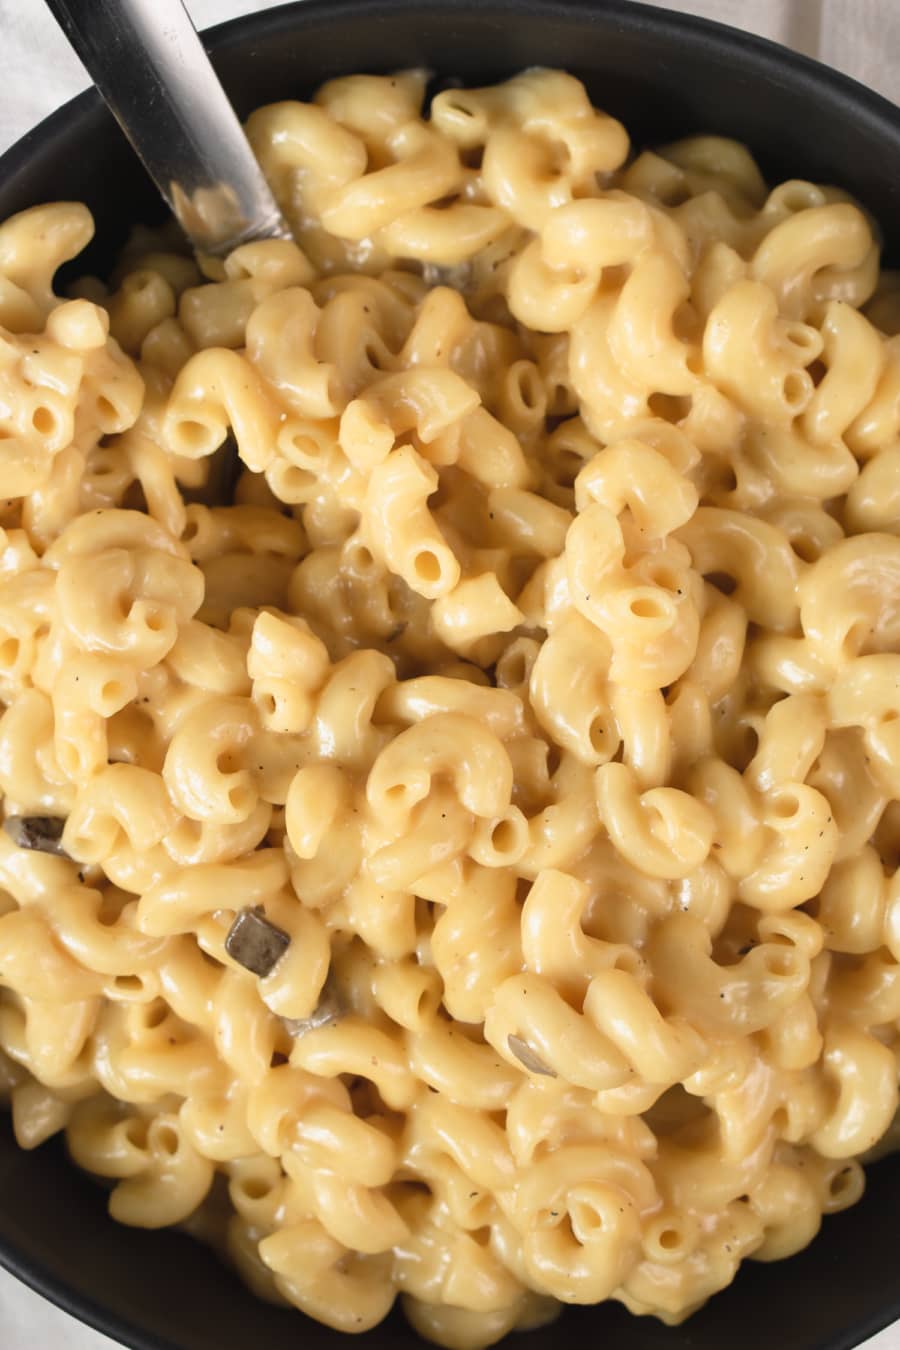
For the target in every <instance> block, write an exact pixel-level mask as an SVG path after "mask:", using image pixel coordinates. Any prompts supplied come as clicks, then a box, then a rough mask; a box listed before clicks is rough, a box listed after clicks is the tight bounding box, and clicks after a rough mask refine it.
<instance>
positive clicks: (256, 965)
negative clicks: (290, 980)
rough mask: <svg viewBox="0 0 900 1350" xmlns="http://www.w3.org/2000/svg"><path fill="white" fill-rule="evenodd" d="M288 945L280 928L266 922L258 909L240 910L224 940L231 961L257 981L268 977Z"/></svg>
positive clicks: (285, 934) (287, 940)
mask: <svg viewBox="0 0 900 1350" xmlns="http://www.w3.org/2000/svg"><path fill="white" fill-rule="evenodd" d="M290 945H291V939H290V936H289V935H288V934H287V933H286V932H285V931H284V929H283V928H278V927H276V925H275V924H274V923H270V922H269V920H268V919H267V918H266V916H265V915H264V914H263V913H262V911H261V910H259V909H242V910H241V912H240V913H239V914H238V915H237V917H236V918H235V920H234V923H233V924H232V925H231V927H230V928H229V930H228V936H227V938H226V939H225V950H226V952H227V953H228V955H229V956H230V957H231V959H232V960H233V961H237V963H238V965H239V966H243V967H244V969H245V970H249V971H250V972H251V973H252V974H254V975H258V976H259V977H260V979H264V978H265V976H266V975H271V973H272V971H273V970H274V969H275V967H276V966H277V965H278V962H279V961H280V960H281V958H282V957H283V956H284V954H285V952H286V951H287V949H288V947H289V946H290Z"/></svg>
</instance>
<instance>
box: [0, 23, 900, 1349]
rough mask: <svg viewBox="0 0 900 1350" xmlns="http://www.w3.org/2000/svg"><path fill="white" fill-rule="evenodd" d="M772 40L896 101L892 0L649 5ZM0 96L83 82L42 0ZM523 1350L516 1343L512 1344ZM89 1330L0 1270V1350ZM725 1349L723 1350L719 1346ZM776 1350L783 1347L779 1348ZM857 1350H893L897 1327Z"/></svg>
mask: <svg viewBox="0 0 900 1350" xmlns="http://www.w3.org/2000/svg"><path fill="white" fill-rule="evenodd" d="M657 3H660V4H664V5H666V7H667V8H669V9H679V10H683V11H685V12H688V13H692V14H702V15H706V16H707V17H710V18H717V19H721V20H722V21H723V22H725V23H731V24H734V25H735V26H736V27H739V28H745V29H747V30H748V31H752V32H756V33H761V34H763V35H764V36H765V37H770V38H774V39H776V40H777V41H780V42H783V43H785V44H786V45H787V46H792V47H796V48H797V49H798V50H799V51H803V52H806V53H807V54H808V55H810V56H817V57H818V58H819V59H820V60H822V61H826V62H828V63H829V64H830V65H833V66H836V67H837V68H838V69H839V70H843V71H845V72H846V73H847V74H848V75H852V76H854V77H855V78H856V79H858V80H861V81H862V82H863V83H864V84H867V85H869V86H870V88H873V89H877V90H878V91H879V92H880V93H882V94H885V95H887V96H888V97H889V98H894V99H895V100H896V101H898V102H900V59H898V55H897V54H898V53H900V0H657ZM188 8H189V9H190V11H191V14H192V16H193V18H194V21H195V23H196V24H197V26H198V27H205V26H208V25H209V24H212V23H217V22H221V21H223V20H225V19H230V18H233V17H234V16H235V15H238V14H249V13H252V12H255V11H257V10H260V9H266V8H268V5H267V3H266V0H189V3H188ZM0 34H2V66H0V69H2V77H3V93H2V101H0V152H2V151H3V150H5V149H6V147H7V146H8V145H10V144H11V143H12V142H13V141H15V140H16V139H17V138H18V137H19V136H21V135H22V133H23V132H25V131H27V130H28V129H29V128H30V127H32V126H34V124H35V123H36V122H39V121H40V119H41V118H42V117H45V116H46V115H47V113H49V112H51V111H52V110H53V109H54V108H55V107H57V106H58V105H59V104H60V103H62V102H64V101H65V100H66V99H67V98H70V97H71V96H72V95H73V94H75V93H77V92H78V91H79V90H80V89H82V88H83V87H84V86H85V85H86V84H87V83H88V80H87V77H86V75H85V73H84V70H83V68H82V66H81V63H80V62H79V60H78V58H77V57H76V56H75V55H74V54H73V52H72V51H71V49H70V48H69V46H68V44H67V43H66V40H65V38H63V36H62V34H61V33H60V32H59V30H58V29H57V28H56V25H55V24H54V21H53V20H52V19H51V17H50V15H49V13H48V11H47V10H46V9H45V7H44V4H43V0H0ZM522 1345H523V1350H524V1345H525V1343H524V1341H523V1342H522ZM113 1347H114V1343H113V1342H112V1341H110V1340H108V1339H107V1338H106V1337H105V1336H100V1335H98V1333H97V1332H95V1331H91V1330H89V1329H88V1328H87V1327H85V1326H82V1325H81V1323H79V1322H76V1321H74V1320H73V1319H72V1318H71V1317H69V1316H67V1315H66V1314H65V1313H62V1312H59V1311H58V1310H57V1309H56V1308H54V1307H52V1306H51V1305H50V1304H49V1303H47V1302H45V1301H44V1300H43V1299H41V1298H39V1297H38V1296H37V1295H36V1294H33V1293H32V1292H31V1291H30V1290H28V1289H26V1288H25V1287H24V1286H23V1285H21V1284H19V1283H18V1282H17V1281H15V1280H13V1279H12V1277H11V1276H9V1275H7V1274H6V1273H5V1271H2V1270H0V1348H2V1350H113ZM723 1350H727V1347H723ZM778 1350H790V1348H789V1347H783V1348H782V1347H779V1348H778ZM866 1350H900V1323H895V1324H894V1326H893V1327H889V1328H888V1329H887V1330H886V1331H883V1332H882V1333H881V1334H880V1335H879V1336H876V1337H874V1339H872V1340H870V1341H869V1342H867V1346H866Z"/></svg>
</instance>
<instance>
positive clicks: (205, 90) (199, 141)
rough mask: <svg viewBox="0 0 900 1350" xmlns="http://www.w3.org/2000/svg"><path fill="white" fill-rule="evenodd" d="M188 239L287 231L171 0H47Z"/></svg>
mask: <svg viewBox="0 0 900 1350" xmlns="http://www.w3.org/2000/svg"><path fill="white" fill-rule="evenodd" d="M47 4H48V6H49V8H50V9H51V11H52V12H53V15H54V17H55V18H56V19H57V21H58V22H59V24H60V27H61V28H62V29H63V32H64V33H65V34H66V37H67V38H68V39H69V41H70V42H71V44H72V46H73V47H74V48H75V51H76V52H77V54H78V56H80V58H81V60H82V61H83V62H84V65H85V66H86V67H87V71H88V74H89V75H90V76H91V78H92V79H93V81H94V83H95V84H96V86H97V88H98V89H99V90H100V93H101V94H102V95H103V97H104V99H105V100H106V102H107V104H108V105H109V108H110V110H111V111H112V113H113V114H114V116H115V118H116V120H117V121H118V123H119V125H120V126H121V128H122V130H123V131H124V132H125V135H126V136H127V137H128V139H129V140H130V141H131V144H132V146H133V147H134V149H135V150H136V151H137V153H138V155H139V156H140V158H141V159H142V160H143V163H144V166H145V168H146V169H147V171H148V173H149V174H150V176H151V177H152V178H153V181H154V182H155V183H156V186H157V187H158V188H159V190H160V192H161V193H162V195H163V197H164V198H165V200H166V201H167V202H168V204H169V206H170V208H171V210H172V211H173V213H174V215H175V216H176V218H177V219H178V221H179V223H180V224H181V227H182V229H183V230H184V231H185V233H186V234H187V236H188V238H189V239H190V240H191V242H192V243H193V245H194V247H195V248H197V249H199V250H201V251H202V252H204V253H214V254H218V255H220V256H224V255H225V254H226V253H230V252H231V250H232V249H233V248H237V246H238V245H239V244H244V243H247V242H248V241H249V240H251V239H273V238H274V239H289V238H290V237H291V233H290V230H289V228H288V226H287V224H286V223H285V220H284V218H283V216H282V214H281V212H280V210H279V209H278V205H277V203H276V201H275V198H274V197H273V196H272V194H271V192H270V191H269V188H268V185H267V184H266V180H265V179H264V177H263V175H262V172H261V170H260V168H259V165H258V164H257V162H256V160H255V159H254V157H253V152H252V151H251V149H250V146H249V144H248V143H247V138H246V137H245V135H244V133H243V130H242V129H241V124H240V122H239V121H238V119H237V116H236V114H235V111H234V109H233V108H232V106H231V104H230V103H229V101H228V97H227V95H226V93H225V91H224V89H223V88H222V86H221V84H220V83H219V80H218V77H217V76H216V73H215V71H214V70H213V68H212V65H211V64H210V61H209V57H208V56H207V55H206V52H205V51H204V48H203V44H202V43H201V41H200V39H199V37H198V36H197V32H196V29H195V28H194V25H193V24H192V23H191V20H190V18H189V16H188V13H187V11H186V9H185V8H184V5H183V4H182V3H181V0H47Z"/></svg>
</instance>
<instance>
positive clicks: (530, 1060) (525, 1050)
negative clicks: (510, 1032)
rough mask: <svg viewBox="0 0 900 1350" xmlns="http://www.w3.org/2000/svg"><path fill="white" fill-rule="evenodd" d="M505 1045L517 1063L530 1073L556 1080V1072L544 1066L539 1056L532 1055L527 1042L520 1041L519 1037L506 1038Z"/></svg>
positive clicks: (532, 1052)
mask: <svg viewBox="0 0 900 1350" xmlns="http://www.w3.org/2000/svg"><path fill="white" fill-rule="evenodd" d="M506 1044H507V1045H508V1046H509V1048H510V1051H511V1052H512V1054H514V1055H515V1057H516V1059H517V1060H518V1061H519V1063H520V1064H522V1065H524V1067H525V1068H526V1069H528V1070H529V1072H530V1073H542V1074H544V1075H545V1077H547V1078H556V1076H557V1074H556V1070H555V1069H551V1068H550V1066H549V1065H547V1064H545V1063H544V1061H543V1060H542V1059H541V1058H540V1056H539V1055H536V1054H535V1053H534V1051H533V1050H532V1048H531V1046H530V1045H529V1044H528V1042H527V1041H523V1040H522V1037H521V1036H507V1038H506Z"/></svg>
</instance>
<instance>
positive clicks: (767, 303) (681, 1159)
mask: <svg viewBox="0 0 900 1350" xmlns="http://www.w3.org/2000/svg"><path fill="white" fill-rule="evenodd" d="M424 95H425V78H424V76H423V75H422V73H421V72H417V71H412V72H405V73H402V74H399V75H397V76H395V77H393V78H381V77H369V76H354V77H348V78H342V79H337V80H333V81H332V82H330V83H329V84H326V85H325V86H324V87H323V88H322V89H320V90H319V92H318V93H317V94H316V96H315V99H314V101H313V102H311V103H308V104H303V103H281V104H277V105H273V106H272V107H268V108H263V109H261V110H260V111H258V112H256V113H254V114H253V116H252V117H251V118H250V121H249V124H248V134H249V136H250V139H251V142H252V144H253V146H254V149H255V151H256V153H257V155H258V156H259V159H260V161H261V163H262V165H263V168H264V170H265V172H266V174H267V175H268V177H269V179H270V181H271V182H272V184H273V187H274V189H275V191H276V193H277V194H278V196H279V199H280V201H281V204H282V207H283V209H284V211H285V213H286V215H287V217H288V218H289V219H290V221H291V224H292V227H293V230H294V235H295V239H296V243H292V242H285V241H266V242H257V243H252V244H247V245H244V246H243V247H241V248H239V249H237V250H236V251H235V252H234V253H233V254H232V255H231V257H229V258H228V259H227V260H226V261H225V262H224V263H221V262H218V261H215V260H211V259H206V258H202V257H201V258H199V259H198V260H197V262H196V263H195V262H194V261H193V260H192V259H190V258H189V257H186V256H184V254H183V252H182V251H180V250H179V247H178V245H177V244H176V243H175V242H174V238H175V236H174V235H173V234H171V232H170V231H164V232H163V233H162V234H161V235H160V234H157V235H151V234H150V233H149V232H146V231H140V230H138V231H136V233H135V234H134V236H133V238H132V240H131V242H130V243H129V245H128V246H127V248H126V250H125V252H124V254H123V256H122V258H121V260H120V262H119V264H118V266H117V268H116V271H115V272H114V273H113V275H112V277H111V279H110V281H109V283H108V284H101V283H99V282H97V281H95V280H87V281H84V282H82V283H79V284H77V285H76V286H75V287H74V288H73V289H72V290H71V291H70V294H69V298H67V299H62V298H59V297H58V296H57V295H55V294H54V292H53V289H52V284H53V277H54V273H55V272H56V270H57V268H58V267H59V266H60V265H61V264H62V263H63V262H65V261H67V260H69V259H72V258H73V257H75V256H76V255H77V253H78V252H79V251H80V250H81V249H82V247H83V246H84V245H85V243H86V242H87V240H88V238H89V237H90V234H91V230H92V223H91V220H90V217H89V215H88V212H87V211H86V209H85V208H84V207H83V206H80V205H77V204H72V203H61V204H57V205H52V206H40V207H35V208H33V209H32V210H30V211H26V212H24V213H23V214H21V215H19V216H16V217H14V218H13V219H12V220H9V221H7V222H6V224H4V225H2V226H0V324H2V332H0V421H2V436H3V439H2V440H0V526H2V529H0V698H2V703H3V706H4V711H3V713H2V717H0V791H2V793H3V796H4V798H5V813H6V815H7V816H26V817H29V816H51V817H58V818H62V819H64V820H65V828H64V830H63V833H62V839H61V847H62V850H63V852H62V853H61V854H60V855H58V856H51V855H50V854H49V853H42V852H28V851H26V850H25V849H23V848H20V847H18V846H17V845H16V844H15V843H14V842H13V841H12V839H10V838H7V836H6V835H5V834H4V835H0V1084H2V1085H3V1089H4V1093H5V1094H6V1095H8V1097H9V1099H10V1101H11V1107H12V1116H13V1124H14V1128H15V1131H16V1136H17V1138H18V1141H19V1143H20V1144H21V1145H22V1147H24V1148H33V1147H35V1146H37V1145H39V1144H40V1143H41V1142H42V1141H43V1140H45V1139H46V1138H48V1137H49V1136H51V1135H53V1134H55V1133H57V1132H59V1131H64V1132H65V1137H66V1140H67V1143H68V1147H69V1149H70V1152H71V1155H72V1157H73V1159H74V1160H75V1162H76V1163H77V1164H78V1165H79V1166H81V1167H83V1168H85V1169H87V1170H88V1171H90V1172H92V1173H95V1174H97V1175H99V1176H100V1177H104V1178H107V1179H109V1181H110V1183H111V1186H112V1189H111V1195H110V1202H109V1203H110V1211H111V1213H112V1215H113V1216H114V1217H115V1218H116V1219H118V1220H120V1221H121V1222H123V1223H127V1224H136V1225H140V1226H144V1227H159V1226H163V1225H170V1224H187V1225H188V1227H189V1228H191V1229H192V1230H195V1231H197V1232H198V1233H205V1234H206V1235H207V1237H209V1238H210V1240H212V1241H214V1242H215V1243H216V1244H217V1245H218V1247H219V1248H220V1250H221V1251H222V1252H223V1254H224V1255H225V1256H226V1258H227V1259H228V1260H229V1261H230V1262H231V1264H232V1265H233V1266H234V1267H235V1268H236V1269H237V1270H238V1272H239V1273H240V1274H241V1275H242V1276H243V1278H244V1279H245V1280H246V1281H247V1282H248V1284H249V1285H250V1287H251V1288H252V1289H253V1290H254V1291H255V1292H257V1293H258V1294H259V1295H260V1296H261V1297H263V1298H266V1299H270V1300H274V1301H278V1302H282V1303H284V1302H287V1303H290V1304H293V1305H295V1306H296V1307H297V1308H300V1309H302V1310H303V1311H304V1312H306V1313H308V1314H309V1315H310V1316H312V1317H315V1318H318V1319H320V1320H321V1321H323V1322H325V1323H327V1324H328V1325H330V1326H332V1327H336V1328H338V1329H340V1330H344V1331H353V1332H355V1331H362V1330H364V1329H366V1328H367V1327H370V1326H372V1325H374V1324H375V1323H377V1322H378V1321H379V1320H380V1319H381V1318H383V1317H384V1316H385V1314H386V1313H387V1312H388V1310H389V1309H390V1307H391V1305H392V1303H393V1301H394V1299H395V1296H396V1295H397V1294H398V1293H399V1294H400V1295H401V1296H402V1300H403V1303H404V1305H405V1308H406V1311H407V1314H408V1316H409V1318H410V1320H411V1322H412V1324H413V1326H414V1327H415V1328H416V1329H417V1330H419V1331H420V1332H421V1333H422V1334H423V1335H424V1336H426V1337H429V1338H431V1339H432V1340H435V1341H437V1342H438V1343H439V1344H441V1345H444V1346H448V1347H461V1348H465V1347H477V1346H485V1345H488V1344H491V1343H493V1342H494V1341H496V1340H498V1339H500V1338H501V1337H502V1336H503V1335H504V1334H505V1333H506V1332H507V1331H509V1330H511V1329H513V1328H516V1327H519V1328H521V1327H528V1326H533V1325H537V1324H539V1323H541V1322H543V1321H546V1320H548V1319H550V1318H552V1317H553V1316H554V1315H555V1313H556V1312H557V1310H558V1307H559V1305H560V1304H564V1303H594V1302H597V1301H599V1300H603V1299H608V1298H614V1299H618V1300H620V1301H621V1302H623V1303H624V1304H625V1305H626V1306H627V1307H628V1308H629V1309H631V1310H632V1311H633V1312H635V1313H654V1314H656V1315H657V1316H658V1317H661V1318H662V1319H664V1320H665V1321H668V1322H677V1321H679V1320H680V1319H682V1318H684V1317H685V1316H686V1315H687V1314H689V1313H690V1312H691V1311H692V1310H693V1309H695V1308H696V1307H698V1306H699V1305H700V1304H701V1303H703V1301H704V1300H705V1299H707V1298H708V1297H709V1296H710V1295H711V1294H712V1293H714V1292H715V1291H716V1290H718V1289H720V1288H722V1287H723V1286H724V1285H726V1284H727V1283H728V1282H729V1281H730V1280H731V1279H732V1277H733V1276H734V1274H735V1272H736V1270H737V1267H738V1265H739V1264H740V1262H741V1260H742V1259H743V1258H745V1257H754V1258H756V1259H759V1260H774V1259H777V1258H780V1257H784V1256H787V1255H790V1254H791V1253H792V1252H794V1251H796V1250H797V1249H799V1248H800V1247H802V1246H803V1245H804V1244H806V1243H807V1242H808V1241H809V1240H810V1239H811V1238H812V1237H813V1236H814V1235H815V1233H816V1231H817V1229H818V1227H819V1224H820V1221H821V1216H822V1215H823V1214H827V1213H830V1212H832V1211H834V1210H837V1209H841V1208H843V1207H844V1206H845V1205H848V1204H850V1203H851V1202H852V1201H853V1200H855V1199H856V1198H857V1197H858V1196H859V1194H860V1192H861V1190H862V1186H863V1173H862V1169H861V1166H860V1161H859V1159H860V1158H861V1157H864V1156H865V1155H866V1154H868V1153H869V1151H870V1150H872V1149H874V1148H875V1147H876V1146H877V1145H879V1142H880V1141H882V1140H883V1139H884V1138H885V1136H887V1135H888V1134H889V1131H890V1130H891V1126H892V1121H893V1119H894V1116H895V1113H896V1111H897V1106H898V1087H897V1085H898V1068H897V1057H898V1052H900V1037H898V1028H900V880H898V878H900V872H898V871H897V864H898V856H900V804H898V802H900V346H898V343H900V289H898V286H897V280H896V276H892V275H890V274H880V273H879V266H878V236H877V230H876V227H875V226H874V224H873V222H872V221H870V220H869V218H868V217H867V216H866V214H865V213H864V211H862V210H861V209H860V208H859V207H858V206H857V205H856V204H855V203H853V202H852V201H850V200H849V199H848V198H847V197H846V196H845V195H844V194H843V193H841V192H839V191H838V190H836V189H833V188H829V187H820V186H817V185H815V184H812V183H807V182H802V181H792V182H788V183H783V184H781V185H780V186H778V187H775V188H774V189H773V190H771V191H770V190H769V189H768V188H767V186H766V184H765V183H764V182H763V180H762V178H761V176H760V174H759V172H758V170H757V168H756V166H755V164H754V163H753V161H752V159H751V158H750V156H749V154H748V153H747V152H746V151H745V150H744V149H743V148H742V147H741V146H739V145H737V144H735V143H733V142H731V141H727V140H723V139H721V138H718V137H715V136H698V137H694V138H692V139H690V140H685V141H681V142H679V143H678V144H675V145H671V146H667V147H663V148H662V149H660V150H659V151H657V152H649V151H648V152H644V153H641V154H637V155H629V150H628V142H627V138H626V135H625V132H624V130H623V128H622V127H621V125H620V124H619V123H618V122H616V121H615V120H614V119H612V118H610V117H607V116H605V115H603V114H602V113H599V112H597V111H595V109H594V108H593V107H592V106H591V104H590V102H589V101H588V98H587V96H586V94H585V91H584V89H583V88H582V86H581V85H580V84H579V83H578V81H577V80H575V79H573V78H572V77H570V76H568V75H565V74H563V73H559V72H553V71H547V70H532V71H527V72H525V73H524V74H521V75H519V76H517V77H516V78H514V79H512V80H510V81H508V82H507V83H506V84H501V85H498V86H496V87H493V88H488V89H475V90H467V89H457V88H449V89H445V90H444V91H443V92H440V93H438V94H437V95H436V96H435V97H434V98H433V99H432V100H431V102H430V104H428V106H427V110H423V107H424V103H423V100H424ZM235 466H236V469H237V477H236V480H235V481H234V483H233V484H232V477H233V475H232V473H231V470H232V469H233V468H234V467H235ZM221 502H230V503H231V504H216V503H221ZM254 908H256V909H258V910H259V911H260V912H261V913H262V915H263V916H264V917H265V919H266V920H268V922H269V923H270V924H274V925H275V926H277V927H278V928H280V929H281V930H282V933H283V934H285V935H286V936H287V938H288V939H289V942H290V945H289V947H288V949H287V951H286V953H285V955H284V956H283V957H282V959H281V960H280V961H279V962H278V963H277V964H276V965H275V967H274V969H272V970H271V971H270V972H269V973H267V974H264V975H255V974H253V973H252V972H251V971H250V970H249V969H245V968H244V967H243V965H242V964H240V963H239V962H238V961H237V960H236V959H234V957H233V956H232V955H231V954H230V953H229V951H228V950H227V948H226V945H225V942H226V937H227V936H228V934H229V930H230V928H231V925H232V923H233V921H234V919H235V916H236V915H237V914H238V913H239V912H240V911H242V910H246V909H254ZM329 990H330V991H331V992H330V994H328V997H329V998H332V999H335V1000H336V1001H337V1004H338V1006H339V1010H340V1011H339V1013H338V1014H337V1015H336V1016H334V1017H330V1016H325V1015H324V1014H323V1015H321V1016H314V1014H316V1012H317V1009H318V1008H319V1007H320V1002H321V1000H322V998H323V991H326V992H327V991H329ZM323 1006H324V1005H323ZM214 1202H215V1208H214ZM223 1205H224V1208H223ZM226 1211H227V1215H228V1217H227V1219H223V1218H222V1217H221V1216H222V1215H223V1214H224V1213H226ZM213 1212H214V1213H215V1215H218V1216H220V1217H219V1218H218V1220H217V1221H216V1222H215V1223H213Z"/></svg>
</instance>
